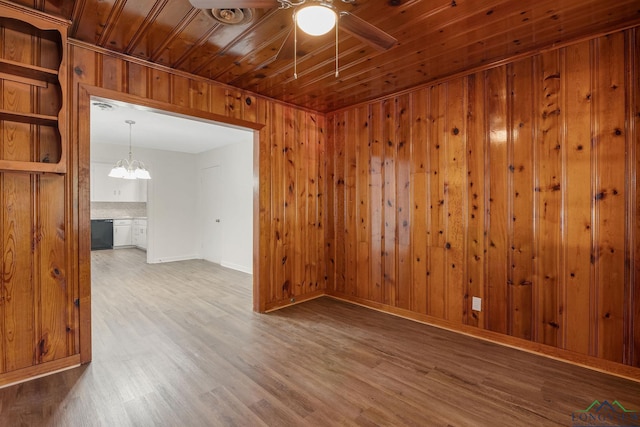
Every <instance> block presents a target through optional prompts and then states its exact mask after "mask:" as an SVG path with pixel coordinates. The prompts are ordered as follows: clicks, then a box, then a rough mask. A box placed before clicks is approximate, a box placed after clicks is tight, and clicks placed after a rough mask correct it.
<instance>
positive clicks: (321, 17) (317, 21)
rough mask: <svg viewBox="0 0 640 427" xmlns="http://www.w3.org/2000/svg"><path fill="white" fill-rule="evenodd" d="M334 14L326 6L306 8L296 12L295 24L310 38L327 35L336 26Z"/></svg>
mask: <svg viewBox="0 0 640 427" xmlns="http://www.w3.org/2000/svg"><path fill="white" fill-rule="evenodd" d="M336 20H337V17H336V13H335V12H334V11H333V10H331V9H330V8H328V7H326V6H318V5H313V6H307V7H303V8H301V9H299V10H298V11H297V12H296V24H297V25H298V28H300V29H301V30H302V31H304V32H305V33H307V34H309V35H310V36H321V35H323V34H327V33H328V32H329V31H331V30H332V29H333V27H335V26H336Z"/></svg>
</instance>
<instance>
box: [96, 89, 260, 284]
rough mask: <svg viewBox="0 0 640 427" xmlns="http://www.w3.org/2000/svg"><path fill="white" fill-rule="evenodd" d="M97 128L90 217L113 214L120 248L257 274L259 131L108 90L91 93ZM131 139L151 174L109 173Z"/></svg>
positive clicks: (150, 257) (156, 258) (157, 259)
mask: <svg viewBox="0 0 640 427" xmlns="http://www.w3.org/2000/svg"><path fill="white" fill-rule="evenodd" d="M130 121H133V122H135V123H134V126H132V130H131V133H129V130H130V128H129V126H130V125H129V122H130ZM90 129H91V131H90V133H91V139H90V142H91V144H90V145H91V150H90V162H91V166H90V186H91V189H90V195H91V196H90V197H91V208H90V213H91V220H92V221H96V222H97V221H99V220H105V219H106V220H111V221H113V228H114V239H113V242H114V248H116V249H119V248H137V249H139V250H144V251H146V260H147V263H152V264H154V263H163V262H170V261H180V260H187V259H205V260H208V261H212V262H215V263H218V264H221V265H223V266H225V267H228V268H233V269H236V270H240V271H243V272H246V273H249V274H251V273H252V260H253V256H252V252H253V235H252V233H251V231H252V227H253V206H252V204H253V139H254V135H253V131H252V130H250V129H246V128H238V127H230V126H228V125H224V124H220V123H214V122H209V121H206V122H205V121H202V120H200V119H198V120H195V119H194V118H191V117H185V116H182V115H180V116H178V115H175V114H172V113H169V112H167V111H162V110H157V109H153V110H152V109H149V108H146V107H144V106H141V105H136V104H131V103H126V102H122V101H116V100H113V99H107V98H102V97H92V98H91V119H90ZM129 143H131V151H132V152H133V157H134V158H135V159H136V160H140V161H143V162H144V164H145V165H146V167H147V169H148V170H149V172H150V173H151V177H152V179H150V180H133V181H131V180H126V179H120V178H112V177H108V176H107V175H108V172H109V171H110V169H111V168H112V167H113V165H114V164H115V163H116V162H117V161H118V160H119V159H122V158H126V156H127V152H128V150H129V147H128V144H129ZM121 187H122V188H129V187H131V188H132V190H131V191H124V190H122V191H120V190H119V188H121ZM105 188H106V191H105ZM92 224H93V222H92Z"/></svg>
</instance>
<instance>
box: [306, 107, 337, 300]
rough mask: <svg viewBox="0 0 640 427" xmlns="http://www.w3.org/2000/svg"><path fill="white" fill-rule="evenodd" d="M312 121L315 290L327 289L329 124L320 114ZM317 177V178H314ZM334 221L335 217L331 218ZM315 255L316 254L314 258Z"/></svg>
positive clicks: (311, 249) (312, 253)
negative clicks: (326, 244) (325, 233)
mask: <svg viewBox="0 0 640 427" xmlns="http://www.w3.org/2000/svg"><path fill="white" fill-rule="evenodd" d="M311 121H312V122H313V123H314V124H315V128H314V133H313V139H310V141H312V142H313V144H315V147H313V153H314V156H315V157H314V158H313V164H314V168H315V169H316V170H315V171H313V169H312V172H311V173H310V178H309V180H310V182H311V181H312V180H314V179H315V185H314V183H313V182H311V184H312V185H314V186H313V191H314V193H313V194H312V195H311V196H312V205H313V203H315V208H314V210H315V239H314V241H313V244H314V246H312V247H311V248H310V249H309V250H310V256H311V257H313V259H312V261H311V262H312V277H314V278H315V284H314V285H315V288H316V289H315V290H326V289H327V279H326V278H327V258H326V256H325V251H324V228H325V226H326V222H327V221H326V215H327V213H326V204H327V199H326V195H325V194H324V188H326V173H327V171H326V165H325V163H326V161H327V155H326V145H325V138H326V133H325V132H326V129H327V124H326V120H325V118H324V116H322V115H320V114H314V115H312V116H311ZM314 177H315V178H314ZM331 218H332V219H333V217H331ZM314 253H315V254H316V255H315V257H314Z"/></svg>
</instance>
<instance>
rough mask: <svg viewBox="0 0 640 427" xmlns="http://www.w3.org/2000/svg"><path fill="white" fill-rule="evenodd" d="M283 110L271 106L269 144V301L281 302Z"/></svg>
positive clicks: (282, 284) (277, 105)
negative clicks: (271, 282)
mask: <svg viewBox="0 0 640 427" xmlns="http://www.w3.org/2000/svg"><path fill="white" fill-rule="evenodd" d="M283 110H284V108H283V106H282V105H281V104H273V105H272V106H271V114H272V116H271V117H272V134H271V137H270V143H271V164H272V165H273V167H272V168H271V198H272V200H273V201H272V203H271V209H272V211H273V216H272V226H273V229H272V230H273V235H272V236H273V237H272V244H271V253H272V254H274V257H273V262H272V264H271V265H272V268H273V270H272V276H273V277H272V280H273V285H272V289H271V295H270V299H269V300H270V301H282V300H283V298H284V287H285V273H284V264H285V263H286V261H287V259H286V257H285V248H284V245H285V242H286V236H285V234H284V222H285V217H284V203H283V200H284V197H285V193H284V183H283V181H284V157H285V153H284V151H285V145H284V138H283V135H284V111H283Z"/></svg>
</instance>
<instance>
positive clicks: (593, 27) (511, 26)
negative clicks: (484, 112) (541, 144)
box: [13, 0, 640, 112]
mask: <svg viewBox="0 0 640 427" xmlns="http://www.w3.org/2000/svg"><path fill="white" fill-rule="evenodd" d="M13 2H14V3H18V4H22V5H24V6H27V7H31V8H35V9H38V10H42V11H45V12H48V13H50V14H53V15H57V16H62V17H64V18H66V19H69V20H71V21H72V27H71V31H70V34H69V35H70V37H71V38H75V39H77V40H80V41H83V42H87V43H90V44H94V45H97V46H100V47H102V48H105V49H109V50H113V51H116V52H119V53H123V54H126V55H131V56H134V57H137V58H141V59H144V60H147V61H151V62H154V63H157V64H162V65H165V66H168V67H171V68H174V69H178V70H182V71H186V72H188V73H192V74H195V75H200V76H203V77H207V78H211V79H213V80H216V81H219V82H222V83H226V84H229V85H232V86H235V87H238V88H242V89H246V90H251V91H254V92H257V93H259V94H262V95H265V96H269V97H272V98H276V99H280V100H283V101H286V102H290V103H293V104H296V105H300V106H304V107H307V108H310V109H313V110H316V111H321V112H329V111H333V110H336V109H339V108H342V107H346V106H349V105H353V104H356V103H359V102H363V101H366V100H370V99H374V98H377V97H380V96H382V95H386V94H390V93H395V92H398V91H401V90H404V89H408V88H411V87H414V86H417V85H420V84H423V83H427V82H429V81H433V80H436V79H439V78H442V77H445V76H448V75H452V74H456V73H458V72H461V71H464V70H469V69H473V68H476V67H479V66H483V65H486V64H491V63H494V62H498V61H500V60H503V59H505V58H509V57H513V56H514V55H518V54H524V53H527V52H531V51H536V50H540V49H544V48H547V47H550V46H554V45H558V44H561V43H565V42H568V41H573V40H576V39H579V38H582V37H585V36H590V35H595V34H601V33H603V32H607V31H610V30H614V29H618V28H622V27H625V26H629V25H633V24H637V23H640V5H639V3H638V0H618V1H615V2H613V1H604V0H538V1H522V0H354V1H351V0H349V3H345V2H343V1H340V0H335V6H336V7H337V8H338V9H339V10H345V11H350V12H351V13H352V14H354V15H356V16H358V17H360V18H362V19H364V20H366V21H368V22H369V23H372V24H374V25H376V26H377V27H379V28H381V29H382V30H384V31H386V32H388V33H389V34H391V35H392V36H394V37H395V38H397V39H398V41H399V42H398V44H397V45H396V46H395V47H393V48H392V49H390V50H388V51H384V52H381V51H379V50H377V49H375V48H374V47H372V46H370V45H369V44H367V43H363V42H362V41H360V40H359V39H357V38H355V37H353V36H350V35H349V34H347V33H346V32H344V31H342V32H341V33H340V35H339V51H340V55H339V62H340V75H339V77H337V78H336V77H335V58H334V55H335V42H334V40H335V36H334V35H333V33H329V34H328V35H326V36H321V37H316V38H312V37H310V36H306V37H305V38H302V40H300V42H299V45H298V51H299V53H300V54H301V55H302V57H301V58H299V60H298V78H297V79H294V76H293V71H294V68H293V61H292V60H276V59H275V56H276V53H277V51H278V49H279V48H280V46H281V45H282V42H283V40H284V38H285V37H286V35H287V33H288V30H289V28H290V26H291V23H292V19H291V10H280V9H266V10H260V9H258V10H254V19H253V20H252V21H251V22H250V23H248V24H243V25H236V26H228V25H222V24H219V23H217V21H215V20H214V19H213V18H211V17H210V16H208V15H207V13H206V12H205V11H202V10H199V9H194V8H193V7H192V6H191V4H190V3H189V1H188V0H14V1H13Z"/></svg>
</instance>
